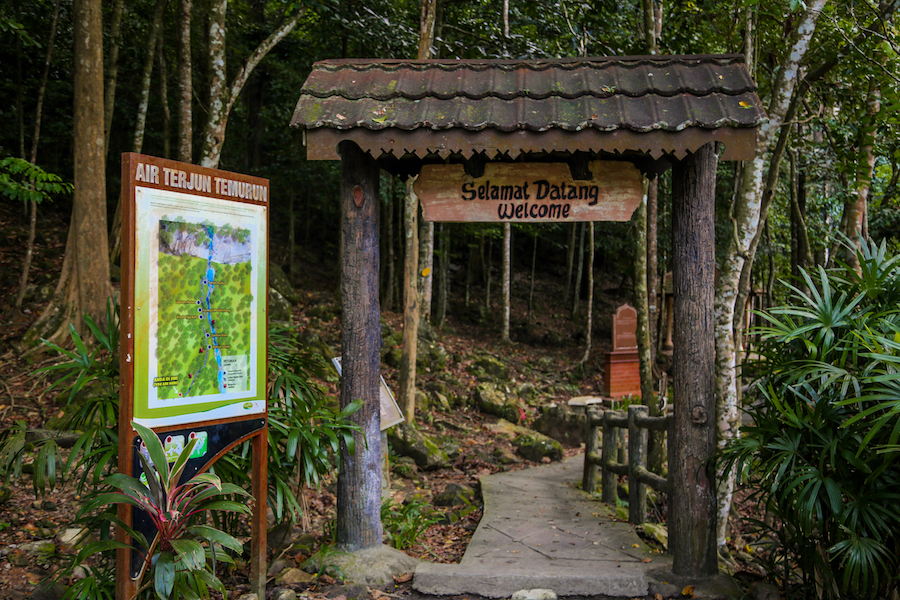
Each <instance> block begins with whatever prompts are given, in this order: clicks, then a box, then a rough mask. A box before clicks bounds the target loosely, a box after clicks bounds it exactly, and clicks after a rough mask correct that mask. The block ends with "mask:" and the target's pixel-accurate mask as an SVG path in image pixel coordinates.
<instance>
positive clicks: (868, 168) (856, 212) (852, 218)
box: [844, 77, 881, 271]
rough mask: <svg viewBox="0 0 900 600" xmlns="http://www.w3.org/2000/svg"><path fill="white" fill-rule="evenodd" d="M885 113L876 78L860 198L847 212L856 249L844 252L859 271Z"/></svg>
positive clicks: (863, 140) (863, 138)
mask: <svg viewBox="0 0 900 600" xmlns="http://www.w3.org/2000/svg"><path fill="white" fill-rule="evenodd" d="M880 110H881V90H879V89H878V82H877V80H876V79H875V78H874V77H873V78H872V79H870V80H869V91H868V95H867V97H866V118H865V120H864V121H863V127H862V129H861V130H860V133H859V137H860V139H859V154H858V157H857V163H856V185H855V188H856V194H855V196H854V198H853V201H852V202H849V203H848V204H847V206H846V208H845V210H846V211H847V223H846V229H845V230H844V234H845V235H846V236H847V237H848V238H850V242H851V243H852V244H853V248H852V249H849V248H848V249H846V250H845V252H844V260H845V262H846V263H847V264H848V265H849V266H850V267H851V268H853V269H856V270H857V271H859V268H860V267H859V260H858V259H857V256H856V250H857V249H859V248H860V247H861V245H862V241H863V239H864V238H865V233H866V232H867V230H868V226H867V220H868V219H867V206H868V199H869V187H870V185H871V183H872V173H873V172H874V171H875V152H874V148H875V131H876V119H877V115H878V112H879V111H880Z"/></svg>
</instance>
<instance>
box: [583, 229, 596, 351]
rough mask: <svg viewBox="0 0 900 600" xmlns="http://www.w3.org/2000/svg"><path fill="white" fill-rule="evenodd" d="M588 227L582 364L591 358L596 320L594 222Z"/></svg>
mask: <svg viewBox="0 0 900 600" xmlns="http://www.w3.org/2000/svg"><path fill="white" fill-rule="evenodd" d="M587 225H588V244H589V250H588V268H587V283H588V306H587V323H586V324H585V326H584V356H582V357H581V364H585V363H587V361H588V360H589V359H590V358H591V338H593V328H594V325H593V319H594V222H593V221H591V222H590V223H588V224H587Z"/></svg>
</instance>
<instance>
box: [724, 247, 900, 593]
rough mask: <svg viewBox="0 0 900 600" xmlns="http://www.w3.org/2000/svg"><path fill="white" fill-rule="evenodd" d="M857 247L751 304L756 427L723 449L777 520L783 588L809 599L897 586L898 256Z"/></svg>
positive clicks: (772, 530)
mask: <svg viewBox="0 0 900 600" xmlns="http://www.w3.org/2000/svg"><path fill="white" fill-rule="evenodd" d="M857 254H858V258H859V262H860V271H859V272H856V271H854V270H853V269H851V268H849V267H847V266H843V265H842V266H840V267H838V268H835V269H832V270H828V271H826V270H825V269H823V268H819V269H818V271H817V272H815V273H812V274H811V273H807V272H804V273H803V274H802V275H803V287H802V288H801V287H797V286H791V285H788V288H789V290H790V304H788V305H786V306H780V307H777V308H772V309H770V310H769V311H767V312H763V313H760V316H761V317H762V318H763V319H764V320H765V321H766V325H765V326H763V327H760V328H759V329H758V330H757V331H756V332H755V333H757V334H758V335H759V336H760V346H759V358H758V360H755V361H752V362H749V363H748V365H747V367H746V371H745V375H749V376H750V377H753V378H755V388H756V390H757V392H758V393H757V396H756V399H755V402H754V404H753V406H752V407H751V408H750V409H749V410H748V412H749V413H750V416H751V417H752V419H753V425H752V426H749V427H744V428H742V436H741V437H739V438H737V439H736V440H734V442H733V443H731V444H730V446H729V447H728V448H726V449H725V451H724V453H723V455H722V457H721V459H722V460H723V461H725V462H726V463H734V464H737V465H738V467H739V474H740V477H741V479H742V481H743V483H744V484H745V485H747V486H749V487H750V488H751V489H752V490H753V491H754V492H755V493H756V494H757V495H758V500H759V502H760V503H761V504H762V505H764V506H765V507H766V509H767V510H768V511H769V512H770V513H771V514H772V515H773V516H774V517H775V523H774V525H773V526H771V527H769V526H766V525H765V524H763V523H758V525H759V526H760V527H761V528H762V529H768V533H769V535H768V536H765V537H764V538H763V539H765V540H767V543H769V544H770V545H771V546H772V549H773V552H774V553H775V554H777V555H778V556H779V557H780V559H781V560H780V561H779V564H780V567H779V571H780V573H779V575H781V576H782V577H783V585H784V586H785V588H787V587H788V586H789V585H790V582H791V581H792V580H793V581H795V582H797V581H799V582H800V584H801V585H802V586H803V587H804V588H805V589H804V594H807V595H809V596H814V597H818V598H875V597H880V596H890V595H891V594H892V593H893V594H896V593H898V591H900V579H898V576H897V573H898V568H900V461H898V458H900V453H898V449H900V448H898V438H900V257H890V256H888V255H887V251H886V249H885V246H884V245H883V244H882V245H881V246H880V247H878V246H876V245H875V244H872V245H864V246H863V248H862V249H860V250H859V251H858V253H857ZM794 565H796V568H794Z"/></svg>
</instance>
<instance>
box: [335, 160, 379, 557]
mask: <svg viewBox="0 0 900 600" xmlns="http://www.w3.org/2000/svg"><path fill="white" fill-rule="evenodd" d="M340 152H341V301H342V307H343V308H342V311H341V330H342V331H343V335H342V336H341V354H342V360H343V364H342V366H343V377H341V407H342V408H343V407H345V406H347V405H348V404H350V402H352V401H354V400H357V399H359V400H362V401H363V405H362V408H360V409H359V410H358V411H357V412H355V413H353V415H352V416H351V417H350V420H351V421H353V422H354V423H356V424H357V425H359V426H360V428H361V431H360V432H358V433H355V434H354V438H355V440H356V453H355V454H352V455H351V454H350V453H349V452H348V451H347V447H346V446H345V445H344V444H341V471H340V473H339V475H338V481H337V545H338V547H339V548H340V549H341V550H344V551H347V552H353V551H355V550H362V549H367V548H377V547H380V546H381V538H382V525H381V469H382V467H381V433H380V432H381V416H380V410H379V406H380V400H379V389H380V377H381V324H380V321H379V318H380V312H381V311H380V308H379V306H378V264H379V257H378V212H379V210H378V205H379V201H378V179H379V173H378V167H377V165H376V164H375V161H374V160H372V158H371V157H370V156H368V155H367V154H366V153H365V152H363V151H362V150H360V148H359V146H357V145H356V144H353V143H352V142H342V143H341V146H340Z"/></svg>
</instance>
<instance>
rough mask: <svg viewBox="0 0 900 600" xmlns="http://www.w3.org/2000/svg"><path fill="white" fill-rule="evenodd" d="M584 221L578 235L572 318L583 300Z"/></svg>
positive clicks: (576, 314) (576, 313)
mask: <svg viewBox="0 0 900 600" xmlns="http://www.w3.org/2000/svg"><path fill="white" fill-rule="evenodd" d="M584 229H585V225H584V223H582V224H581V235H579V237H578V265H577V267H576V270H575V287H574V289H573V290H572V319H575V317H577V316H578V304H579V301H580V300H581V270H582V269H583V268H584Z"/></svg>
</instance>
